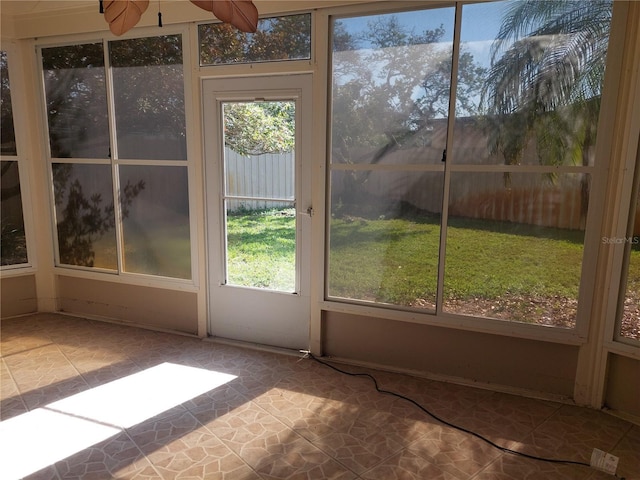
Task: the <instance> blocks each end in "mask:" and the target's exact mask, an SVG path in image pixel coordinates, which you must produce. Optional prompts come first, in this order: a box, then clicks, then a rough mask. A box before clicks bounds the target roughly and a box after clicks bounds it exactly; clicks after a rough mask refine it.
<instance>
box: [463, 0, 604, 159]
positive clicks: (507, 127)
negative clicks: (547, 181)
mask: <svg viewBox="0 0 640 480" xmlns="http://www.w3.org/2000/svg"><path fill="white" fill-rule="evenodd" d="M611 11H612V0H581V1H566V2H543V1H539V2H487V3H479V4H473V5H464V7H463V10H462V12H463V13H462V30H461V56H460V72H459V76H458V82H459V87H458V92H457V101H456V122H455V130H454V136H455V138H456V142H455V144H454V145H455V147H456V148H455V149H454V152H453V157H452V158H453V161H455V162H456V163H476V164H478V163H479V164H506V165H520V164H531V165H538V164H540V165H551V166H555V165H581V166H589V165H593V164H594V154H595V152H594V151H595V143H596V136H597V131H596V130H597V124H598V115H599V112H600V97H601V92H602V84H603V78H604V70H605V61H606V54H607V46H608V42H609V30H610V24H611ZM478 19H482V21H481V22H479V21H478ZM471 57H472V58H473V60H474V61H475V62H477V64H479V66H480V67H481V68H480V69H479V70H477V71H476V73H477V74H478V75H479V80H480V81H479V82H477V81H474V82H471V83H470V82H466V85H465V78H466V76H467V73H468V71H469V69H468V68H467V67H466V65H468V63H469V62H470V59H471ZM460 86H462V88H461V87H460ZM479 113H481V114H479Z"/></svg>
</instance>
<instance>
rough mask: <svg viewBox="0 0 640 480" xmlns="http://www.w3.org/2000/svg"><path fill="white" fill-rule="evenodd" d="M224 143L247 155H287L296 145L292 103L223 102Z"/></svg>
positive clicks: (293, 104) (293, 106) (293, 105)
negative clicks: (283, 153)
mask: <svg viewBox="0 0 640 480" xmlns="http://www.w3.org/2000/svg"><path fill="white" fill-rule="evenodd" d="M224 142H225V145H227V146H229V147H231V149H233V150H234V151H236V152H237V153H239V154H241V155H247V156H248V155H261V154H264V153H280V152H290V151H291V150H293V148H294V145H295V103H294V102H284V101H283V102H238V103H225V104H224Z"/></svg>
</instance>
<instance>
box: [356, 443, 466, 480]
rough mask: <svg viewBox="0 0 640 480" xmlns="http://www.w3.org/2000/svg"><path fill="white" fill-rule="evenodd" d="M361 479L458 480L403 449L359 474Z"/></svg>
mask: <svg viewBox="0 0 640 480" xmlns="http://www.w3.org/2000/svg"><path fill="white" fill-rule="evenodd" d="M360 478H361V479H363V480H381V479H385V480H426V479H429V480H460V477H456V476H454V475H452V474H451V473H449V472H447V471H445V470H442V469H441V468H439V467H438V466H436V465H434V464H432V463H430V462H426V461H425V460H424V458H422V457H420V456H418V455H416V454H415V453H413V452H411V451H408V450H403V451H402V452H399V453H397V454H396V455H394V456H393V457H391V458H389V459H387V460H385V461H383V462H381V463H380V464H379V465H377V466H375V467H374V468H372V469H371V470H369V471H367V472H365V473H363V474H362V475H361V476H360Z"/></svg>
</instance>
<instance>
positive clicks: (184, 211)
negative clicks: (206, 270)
mask: <svg viewBox="0 0 640 480" xmlns="http://www.w3.org/2000/svg"><path fill="white" fill-rule="evenodd" d="M188 188H189V187H188V181H187V167H173V166H171V167H168V166H139V165H121V166H120V195H119V198H120V209H121V213H122V231H123V245H124V246H123V248H124V265H123V270H124V271H125V272H132V273H144V274H148V275H159V276H163V277H174V278H185V279H189V278H191V240H190V238H191V237H190V227H189V190H188Z"/></svg>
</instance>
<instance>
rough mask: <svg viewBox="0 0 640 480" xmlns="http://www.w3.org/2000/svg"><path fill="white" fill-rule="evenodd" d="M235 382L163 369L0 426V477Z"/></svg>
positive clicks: (26, 470) (169, 366) (197, 371)
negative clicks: (0, 459) (1, 458)
mask: <svg viewBox="0 0 640 480" xmlns="http://www.w3.org/2000/svg"><path fill="white" fill-rule="evenodd" d="M235 378H237V377H236V376H234V375H229V374H226V373H220V372H216V371H211V370H205V369H202V368H195V367H189V366H185V365H177V364H174V363H162V364H160V365H156V366H154V367H151V368H148V369H146V370H144V371H142V372H138V373H135V374H133V375H129V376H127V377H123V378H121V379H118V380H115V381H113V382H109V383H106V384H104V385H100V386H99V387H95V388H92V389H90V390H86V391H84V392H81V393H78V394H76V395H73V396H71V397H68V398H65V399H63V400H58V401H56V402H53V403H50V404H48V405H47V406H46V407H43V408H38V409H35V410H33V411H31V412H28V413H25V414H22V415H20V416H18V417H15V418H11V419H9V420H5V421H4V422H2V423H0V452H2V457H3V460H2V466H0V477H1V478H3V479H14V478H15V479H18V478H22V477H24V476H26V475H29V474H31V473H34V472H37V471H38V470H41V469H42V468H44V467H46V466H48V465H51V464H53V463H55V462H57V461H60V460H62V459H64V458H67V457H69V456H70V455H73V454H74V453H77V452H80V451H82V450H83V449H85V448H88V447H90V446H92V445H95V444H96V443H99V442H101V441H103V440H106V439H107V438H109V437H112V436H114V435H116V434H117V433H119V432H121V431H122V429H123V428H128V427H132V426H134V425H137V424H139V423H141V422H143V421H145V420H147V419H149V418H152V417H154V416H155V415H158V414H160V413H162V412H164V411H166V410H169V409H171V408H173V407H175V406H177V405H180V404H181V403H184V402H186V401H187V400H190V399H192V398H195V397H197V396H199V395H202V394H204V393H206V392H208V391H211V390H213V389H215V388H217V387H219V386H221V385H224V384H225V383H228V382H230V381H232V380H233V379H235Z"/></svg>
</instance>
